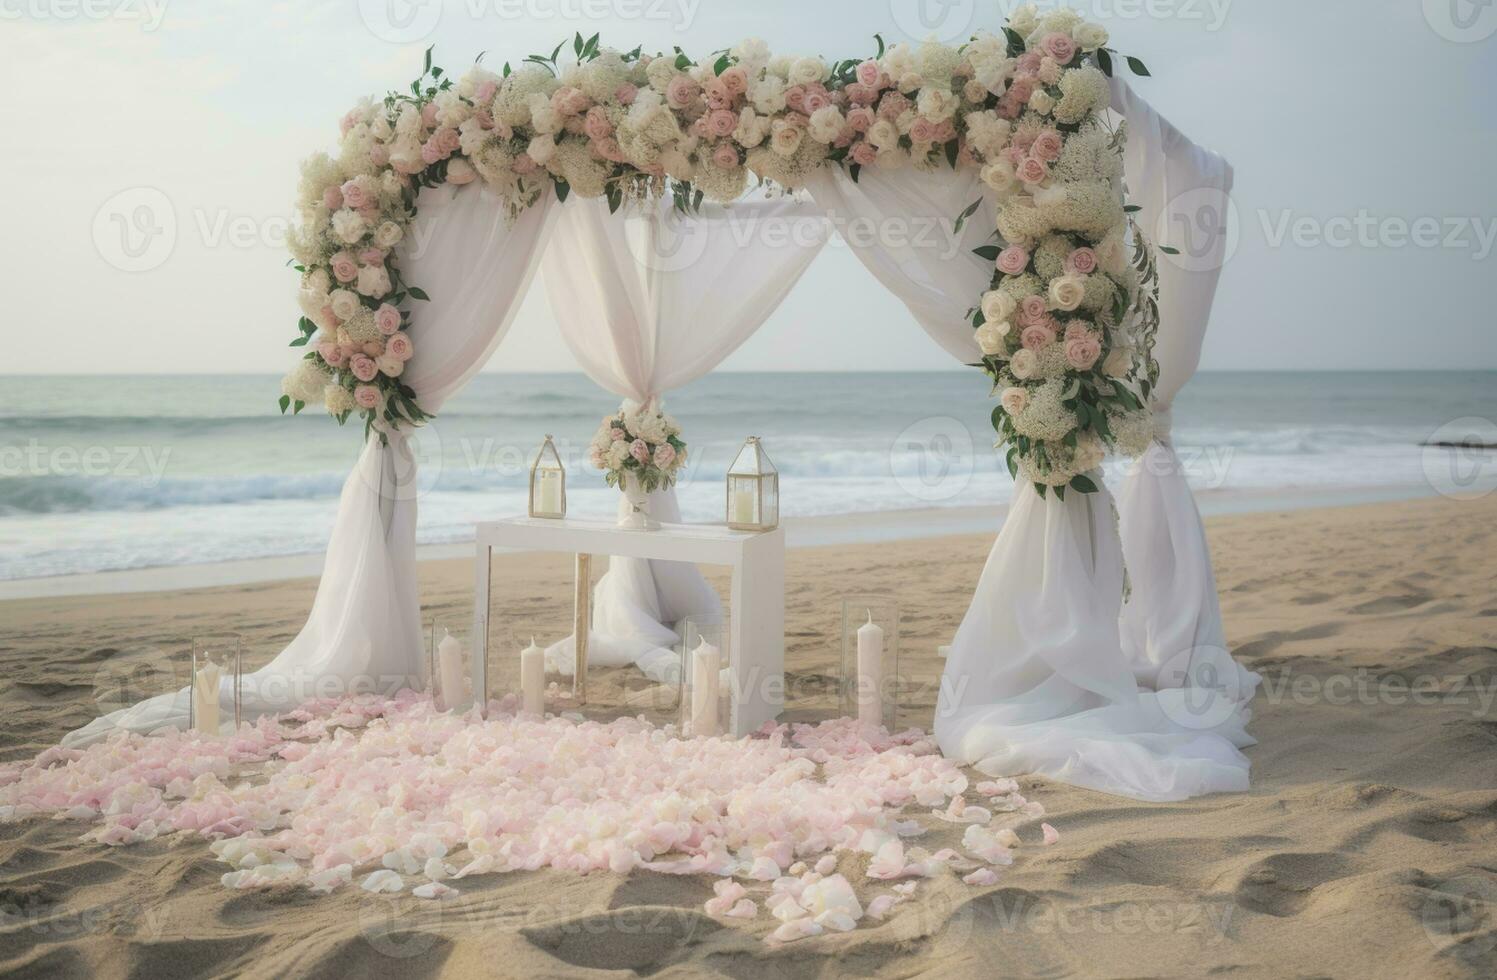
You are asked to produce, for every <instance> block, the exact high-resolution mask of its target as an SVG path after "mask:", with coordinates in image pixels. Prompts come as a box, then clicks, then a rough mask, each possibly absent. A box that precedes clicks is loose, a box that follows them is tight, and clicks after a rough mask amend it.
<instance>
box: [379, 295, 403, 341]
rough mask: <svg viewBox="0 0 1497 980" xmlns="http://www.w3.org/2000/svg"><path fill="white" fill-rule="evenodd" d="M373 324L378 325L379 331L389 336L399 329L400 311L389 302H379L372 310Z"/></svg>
mask: <svg viewBox="0 0 1497 980" xmlns="http://www.w3.org/2000/svg"><path fill="white" fill-rule="evenodd" d="M374 325H375V326H377V327H379V332H380V333H382V334H384V335H385V336H386V337H388V336H390V335H391V334H393V333H394V332H395V331H397V330H399V329H400V311H399V310H397V309H396V308H395V307H393V306H391V305H390V304H389V303H381V304H380V307H379V309H377V310H375V311H374Z"/></svg>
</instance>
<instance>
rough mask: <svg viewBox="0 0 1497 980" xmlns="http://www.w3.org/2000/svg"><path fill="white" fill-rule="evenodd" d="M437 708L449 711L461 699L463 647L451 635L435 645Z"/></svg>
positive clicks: (447, 635)
mask: <svg viewBox="0 0 1497 980" xmlns="http://www.w3.org/2000/svg"><path fill="white" fill-rule="evenodd" d="M437 680H438V685H437V707H439V708H440V709H442V710H443V711H451V710H452V709H453V708H455V707H456V706H457V705H458V704H459V703H461V701H462V697H463V645H462V644H461V643H459V642H458V641H457V637H455V636H453V635H452V634H451V633H448V634H446V635H445V636H443V637H442V642H441V643H438V644H437Z"/></svg>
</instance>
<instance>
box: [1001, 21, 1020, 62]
mask: <svg viewBox="0 0 1497 980" xmlns="http://www.w3.org/2000/svg"><path fill="white" fill-rule="evenodd" d="M1003 35H1004V36H1005V37H1007V38H1008V53H1009V56H1010V57H1013V56H1015V55H1020V54H1023V53H1024V39H1023V38H1022V37H1020V36H1019V32H1018V31H1016V30H1014V29H1013V28H1012V27H1008V26H1006V25H1005V26H1004V28H1003Z"/></svg>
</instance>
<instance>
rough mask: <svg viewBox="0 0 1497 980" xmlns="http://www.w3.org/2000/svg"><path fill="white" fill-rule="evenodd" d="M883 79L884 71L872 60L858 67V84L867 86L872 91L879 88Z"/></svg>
mask: <svg viewBox="0 0 1497 980" xmlns="http://www.w3.org/2000/svg"><path fill="white" fill-rule="evenodd" d="M883 77H884V70H883V69H882V68H880V67H879V65H878V62H877V61H874V60H872V59H871V58H870V59H869V60H868V61H865V62H863V63H862V64H861V65H858V84H860V85H866V86H868V87H869V88H872V89H876V88H879V87H880V85H879V81H880V79H882V78H883Z"/></svg>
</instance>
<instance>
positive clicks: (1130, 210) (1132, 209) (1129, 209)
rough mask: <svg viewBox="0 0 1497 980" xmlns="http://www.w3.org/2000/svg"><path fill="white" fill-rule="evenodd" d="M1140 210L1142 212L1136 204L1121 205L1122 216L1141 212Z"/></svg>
mask: <svg viewBox="0 0 1497 980" xmlns="http://www.w3.org/2000/svg"><path fill="white" fill-rule="evenodd" d="M1142 210H1143V208H1142V207H1141V206H1140V205H1137V204H1125V205H1123V213H1124V214H1137V213H1138V212H1139V211H1142Z"/></svg>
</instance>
